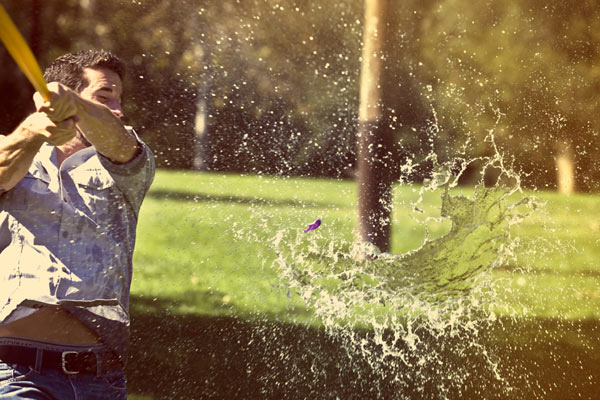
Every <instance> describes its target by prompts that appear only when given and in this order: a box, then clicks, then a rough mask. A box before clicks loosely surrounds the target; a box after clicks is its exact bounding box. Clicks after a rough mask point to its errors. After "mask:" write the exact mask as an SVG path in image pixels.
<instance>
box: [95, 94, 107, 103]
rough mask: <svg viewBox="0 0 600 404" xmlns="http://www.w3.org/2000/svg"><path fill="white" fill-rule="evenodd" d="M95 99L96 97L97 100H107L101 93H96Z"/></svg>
mask: <svg viewBox="0 0 600 404" xmlns="http://www.w3.org/2000/svg"><path fill="white" fill-rule="evenodd" d="M96 99H97V100H98V101H99V102H106V101H108V97H105V96H103V95H97V96H96Z"/></svg>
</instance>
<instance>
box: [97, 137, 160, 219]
mask: <svg viewBox="0 0 600 404" xmlns="http://www.w3.org/2000/svg"><path fill="white" fill-rule="evenodd" d="M129 130H130V132H131V133H132V134H133V135H134V136H135V138H136V139H137V141H138V146H139V150H138V153H137V154H136V155H135V157H133V159H131V160H130V161H128V162H126V163H117V162H114V161H112V160H110V159H109V158H108V157H106V156H103V155H102V154H100V153H98V158H99V159H100V163H101V164H102V166H103V167H104V168H105V169H106V170H107V171H108V172H109V174H110V175H111V177H112V178H113V180H114V181H115V184H116V186H117V187H118V188H119V189H120V190H121V192H123V194H124V196H125V198H126V199H127V200H128V201H129V203H131V205H132V206H134V207H135V208H136V210H137V209H139V207H140V206H141V204H142V201H143V199H144V196H145V195H146V192H147V191H148V189H149V188H150V185H151V184H152V181H153V180H154V172H155V169H156V167H155V162H154V155H153V154H152V151H151V150H150V148H149V147H148V146H147V145H146V144H145V143H144V142H143V141H142V140H141V139H140V137H139V136H138V134H137V133H136V132H135V131H134V130H133V129H129Z"/></svg>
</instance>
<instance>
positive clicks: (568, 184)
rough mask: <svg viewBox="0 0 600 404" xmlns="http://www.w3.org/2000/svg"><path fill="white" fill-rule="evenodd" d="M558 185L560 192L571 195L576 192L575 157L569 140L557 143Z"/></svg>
mask: <svg viewBox="0 0 600 404" xmlns="http://www.w3.org/2000/svg"><path fill="white" fill-rule="evenodd" d="M556 149H557V156H556V159H555V164H556V185H557V188H558V192H560V193H561V194H565V195H571V194H572V193H573V191H575V155H574V154H573V146H571V142H570V141H568V140H564V141H559V142H557V143H556Z"/></svg>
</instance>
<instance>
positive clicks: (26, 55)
mask: <svg viewBox="0 0 600 404" xmlns="http://www.w3.org/2000/svg"><path fill="white" fill-rule="evenodd" d="M0 40H2V42H4V45H5V46H6V49H8V52H9V53H10V54H11V56H12V57H13V59H14V60H15V62H17V65H19V68H20V69H21V70H22V71H23V73H25V76H27V78H28V79H29V82H30V83H31V84H32V85H33V88H35V89H36V91H37V92H39V93H40V94H41V95H42V97H43V98H44V101H48V100H49V99H50V91H48V87H47V86H46V81H45V80H44V75H43V74H42V70H41V69H40V66H39V65H38V63H37V61H36V60H35V56H33V53H32V52H31V49H29V46H28V45H27V42H25V39H23V36H22V35H21V33H20V32H19V30H18V29H17V27H16V26H15V24H14V23H13V22H12V20H11V19H10V17H9V15H8V14H7V13H6V10H5V9H4V7H3V6H2V4H0Z"/></svg>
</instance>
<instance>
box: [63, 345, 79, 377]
mask: <svg viewBox="0 0 600 404" xmlns="http://www.w3.org/2000/svg"><path fill="white" fill-rule="evenodd" d="M78 353H79V352H77V351H64V352H63V353H62V360H61V362H60V366H61V368H62V371H63V372H64V373H65V374H66V375H76V374H79V371H75V372H72V371H70V370H67V366H66V365H67V364H66V359H67V355H69V354H74V355H77V354H78Z"/></svg>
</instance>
